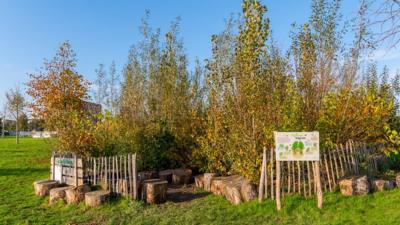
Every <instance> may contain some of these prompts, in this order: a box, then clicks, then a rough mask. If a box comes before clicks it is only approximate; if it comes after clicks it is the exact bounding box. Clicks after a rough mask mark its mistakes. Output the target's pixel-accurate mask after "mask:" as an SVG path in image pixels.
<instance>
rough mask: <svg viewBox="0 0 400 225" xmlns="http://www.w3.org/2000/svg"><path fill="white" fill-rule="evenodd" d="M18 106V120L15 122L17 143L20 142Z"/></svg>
mask: <svg viewBox="0 0 400 225" xmlns="http://www.w3.org/2000/svg"><path fill="white" fill-rule="evenodd" d="M18 107H19V106H17V121H16V123H15V131H16V143H17V144H19V129H18V119H19V110H18Z"/></svg>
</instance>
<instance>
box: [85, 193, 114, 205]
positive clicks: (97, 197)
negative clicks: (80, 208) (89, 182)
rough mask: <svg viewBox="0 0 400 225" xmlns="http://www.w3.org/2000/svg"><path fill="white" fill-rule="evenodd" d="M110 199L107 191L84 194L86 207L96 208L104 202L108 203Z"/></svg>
mask: <svg viewBox="0 0 400 225" xmlns="http://www.w3.org/2000/svg"><path fill="white" fill-rule="evenodd" d="M109 199H110V192H109V191H103V190H99V191H92V192H87V193H86V194H85V205H86V206H88V207H96V206H99V205H101V204H104V203H105V202H108V201H109Z"/></svg>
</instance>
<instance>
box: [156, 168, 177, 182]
mask: <svg viewBox="0 0 400 225" xmlns="http://www.w3.org/2000/svg"><path fill="white" fill-rule="evenodd" d="M173 172H174V170H162V171H160V172H158V178H160V179H162V180H166V181H168V183H169V184H170V183H172V173H173Z"/></svg>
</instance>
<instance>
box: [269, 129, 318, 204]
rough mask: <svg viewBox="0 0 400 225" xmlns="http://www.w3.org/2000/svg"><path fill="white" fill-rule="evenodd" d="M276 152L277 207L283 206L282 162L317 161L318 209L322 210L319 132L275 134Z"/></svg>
mask: <svg viewBox="0 0 400 225" xmlns="http://www.w3.org/2000/svg"><path fill="white" fill-rule="evenodd" d="M274 137H275V151H276V154H275V155H276V186H275V187H276V189H275V193H276V207H277V209H278V210H280V209H281V208H282V205H281V161H315V162H316V163H313V165H315V168H314V170H315V174H314V180H315V183H316V186H317V187H316V188H317V207H318V208H322V201H323V196H322V187H321V176H320V167H319V161H320V156H319V132H317V131H314V132H274Z"/></svg>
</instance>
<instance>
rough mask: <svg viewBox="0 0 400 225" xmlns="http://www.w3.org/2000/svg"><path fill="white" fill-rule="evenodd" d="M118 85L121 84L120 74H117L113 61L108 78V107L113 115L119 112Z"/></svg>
mask: <svg viewBox="0 0 400 225" xmlns="http://www.w3.org/2000/svg"><path fill="white" fill-rule="evenodd" d="M118 85H119V76H118V75H117V71H116V65H115V62H114V61H113V62H112V63H111V66H110V71H109V79H108V85H107V86H108V94H107V101H106V102H107V108H108V109H109V110H110V112H111V114H112V115H114V116H115V115H116V114H117V112H118V104H119V102H118V100H119V93H118V91H119V90H118Z"/></svg>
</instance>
